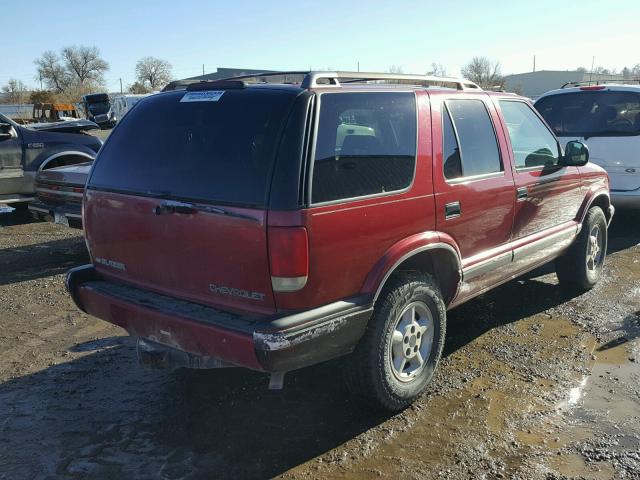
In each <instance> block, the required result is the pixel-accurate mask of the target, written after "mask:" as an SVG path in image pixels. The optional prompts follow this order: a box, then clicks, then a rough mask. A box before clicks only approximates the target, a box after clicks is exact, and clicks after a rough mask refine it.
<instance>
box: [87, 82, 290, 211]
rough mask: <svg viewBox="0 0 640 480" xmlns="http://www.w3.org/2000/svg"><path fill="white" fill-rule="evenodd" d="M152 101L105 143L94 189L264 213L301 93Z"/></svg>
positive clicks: (168, 96)
mask: <svg viewBox="0 0 640 480" xmlns="http://www.w3.org/2000/svg"><path fill="white" fill-rule="evenodd" d="M184 95H186V93H185V91H177V92H171V93H163V94H157V95H153V96H151V97H149V98H147V99H146V100H145V101H144V102H141V103H140V105H138V106H136V108H134V109H131V111H130V112H128V113H127V115H125V116H124V117H123V118H122V121H121V122H120V124H119V125H118V127H117V128H116V129H115V130H114V131H113V133H112V134H111V135H110V136H109V138H108V139H107V141H106V142H105V144H104V146H103V147H102V150H101V152H100V155H99V156H98V158H97V160H96V162H95V166H94V169H93V173H92V175H91V178H90V180H89V186H90V187H98V188H106V189H115V190H117V191H124V192H133V193H139V194H146V195H151V196H165V197H175V198H180V199H192V200H204V201H210V202H217V203H224V204H238V205H246V206H264V205H266V203H267V196H268V187H269V184H270V174H271V170H272V165H273V162H274V158H275V154H276V147H277V144H278V140H279V137H280V133H281V130H282V126H283V124H284V122H285V121H286V119H287V116H288V113H289V111H290V109H291V106H292V104H293V102H294V100H295V96H296V95H295V92H293V93H292V92H286V91H283V90H271V91H268V90H266V89H253V88H247V89H239V90H226V91H224V93H223V94H222V96H221V97H219V98H218V100H217V101H191V102H181V101H180V100H181V99H182V98H183V96H184Z"/></svg>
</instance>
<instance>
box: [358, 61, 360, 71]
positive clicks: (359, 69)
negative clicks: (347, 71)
mask: <svg viewBox="0 0 640 480" xmlns="http://www.w3.org/2000/svg"><path fill="white" fill-rule="evenodd" d="M358 71H360V60H358Z"/></svg>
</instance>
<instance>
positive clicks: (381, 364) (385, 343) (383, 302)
mask: <svg viewBox="0 0 640 480" xmlns="http://www.w3.org/2000/svg"><path fill="white" fill-rule="evenodd" d="M445 325H446V308H445V305H444V302H443V300H442V295H441V294H440V289H439V288H438V285H437V284H436V282H435V281H434V279H433V278H432V277H431V276H429V275H426V274H420V273H412V272H403V273H401V274H398V275H397V276H396V277H395V278H392V280H390V282H389V284H388V285H387V286H386V287H385V289H384V290H383V292H382V293H381V295H380V298H379V299H378V301H377V302H376V306H375V309H374V313H373V316H372V317H371V319H370V320H369V325H368V327H367V331H366V333H365V335H364V337H363V338H362V340H361V341H360V343H359V344H358V346H357V347H356V350H355V352H354V354H353V355H352V356H351V358H350V364H349V366H348V369H347V386H348V387H349V388H350V389H351V390H352V391H353V392H354V393H356V394H358V395H360V396H362V397H364V398H365V399H367V400H369V401H370V402H372V403H374V404H375V405H377V406H380V407H382V408H384V409H387V410H391V411H397V410H401V409H402V408H405V407H406V406H408V405H409V404H411V402H413V401H414V400H415V399H416V398H417V397H418V396H420V395H421V394H422V393H423V392H424V391H425V389H426V388H427V385H428V384H429V381H430V380H431V378H432V377H433V374H434V372H435V369H436V366H437V364H438V361H439V360H440V356H441V354H442V348H443V346H444V336H445Z"/></svg>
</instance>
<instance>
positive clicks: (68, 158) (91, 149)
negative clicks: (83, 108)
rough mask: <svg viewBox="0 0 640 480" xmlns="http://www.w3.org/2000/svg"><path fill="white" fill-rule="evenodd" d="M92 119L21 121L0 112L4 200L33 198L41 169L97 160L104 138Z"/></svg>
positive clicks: (0, 190)
mask: <svg viewBox="0 0 640 480" xmlns="http://www.w3.org/2000/svg"><path fill="white" fill-rule="evenodd" d="M97 128H98V126H97V125H96V124H95V123H93V122H90V121H88V120H75V121H60V122H52V123H34V124H30V125H18V124H17V123H16V122H14V121H13V120H11V119H9V118H7V117H5V116H4V115H2V114H0V203H14V202H28V201H31V200H33V198H34V197H33V194H34V179H35V176H36V173H37V172H38V171H41V170H46V169H49V168H54V167H59V166H63V165H74V164H77V163H82V162H86V161H90V160H93V159H94V158H95V155H96V153H97V151H98V150H99V149H100V147H101V146H102V141H101V140H100V139H99V138H97V137H94V136H93V135H89V134H86V132H87V131H89V130H93V129H97Z"/></svg>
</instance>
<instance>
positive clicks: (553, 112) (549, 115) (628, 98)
mask: <svg viewBox="0 0 640 480" xmlns="http://www.w3.org/2000/svg"><path fill="white" fill-rule="evenodd" d="M535 107H536V108H537V109H538V111H539V112H540V113H541V114H542V116H543V117H544V119H545V120H546V121H547V123H548V124H549V126H550V127H551V128H552V129H553V131H554V132H555V133H556V135H558V136H562V137H569V136H571V137H593V136H598V135H600V136H608V135H611V136H615V135H638V134H640V93H635V92H620V91H618V92H616V91H582V92H575V93H564V94H559V95H550V96H548V97H544V98H542V99H540V100H539V101H538V102H536V104H535Z"/></svg>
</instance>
